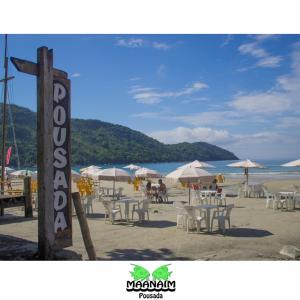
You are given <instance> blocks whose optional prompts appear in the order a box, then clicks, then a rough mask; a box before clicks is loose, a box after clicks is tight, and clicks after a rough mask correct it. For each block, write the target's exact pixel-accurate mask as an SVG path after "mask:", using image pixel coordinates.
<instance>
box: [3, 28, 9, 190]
mask: <svg viewBox="0 0 300 300" xmlns="http://www.w3.org/2000/svg"><path fill="white" fill-rule="evenodd" d="M4 70H5V75H4V100H3V120H2V122H3V123H2V161H1V194H2V195H3V194H4V180H5V143H6V103H7V82H8V57H7V34H6V35H5V52H4Z"/></svg>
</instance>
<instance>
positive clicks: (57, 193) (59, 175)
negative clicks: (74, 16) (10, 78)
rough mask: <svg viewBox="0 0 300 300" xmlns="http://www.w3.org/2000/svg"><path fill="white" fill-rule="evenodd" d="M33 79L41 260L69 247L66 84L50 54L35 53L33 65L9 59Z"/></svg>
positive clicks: (21, 60)
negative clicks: (34, 77) (35, 83)
mask: <svg viewBox="0 0 300 300" xmlns="http://www.w3.org/2000/svg"><path fill="white" fill-rule="evenodd" d="M11 61H12V63H13V64H14V65H15V67H16V68H17V70H18V71H20V72H23V73H27V74H31V75H34V76H36V77H37V167H38V202H39V205H38V207H39V208H38V209H39V210H38V227H39V228H38V247H39V255H40V258H42V259H52V258H53V252H54V251H55V250H56V249H61V248H65V247H69V246H71V245H72V202H71V201H72V200H71V141H70V140H71V133H70V122H71V113H70V111H71V110H70V102H71V97H70V80H69V79H68V74H67V73H66V72H64V71H61V70H58V69H55V68H53V51H52V50H48V48H47V47H40V48H38V49H37V63H33V62H30V61H26V60H23V59H18V58H13V57H12V58H11Z"/></svg>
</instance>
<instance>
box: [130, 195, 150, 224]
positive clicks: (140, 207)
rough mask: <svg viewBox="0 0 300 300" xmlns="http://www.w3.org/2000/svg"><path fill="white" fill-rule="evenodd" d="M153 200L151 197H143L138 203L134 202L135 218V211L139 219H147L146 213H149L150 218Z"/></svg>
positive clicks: (133, 211)
mask: <svg viewBox="0 0 300 300" xmlns="http://www.w3.org/2000/svg"><path fill="white" fill-rule="evenodd" d="M150 202H151V200H149V199H143V200H142V201H140V202H139V203H138V204H133V206H132V216H131V218H132V219H133V215H134V213H137V214H138V217H139V221H140V222H141V221H142V220H145V215H146V214H147V217H148V220H149V204H150Z"/></svg>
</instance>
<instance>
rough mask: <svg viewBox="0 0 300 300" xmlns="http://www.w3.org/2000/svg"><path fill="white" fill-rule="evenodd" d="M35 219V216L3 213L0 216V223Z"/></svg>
mask: <svg viewBox="0 0 300 300" xmlns="http://www.w3.org/2000/svg"><path fill="white" fill-rule="evenodd" d="M33 220H37V218H36V217H32V218H25V217H24V216H16V215H13V214H5V215H4V216H1V217H0V225H5V224H12V223H22V222H29V221H33Z"/></svg>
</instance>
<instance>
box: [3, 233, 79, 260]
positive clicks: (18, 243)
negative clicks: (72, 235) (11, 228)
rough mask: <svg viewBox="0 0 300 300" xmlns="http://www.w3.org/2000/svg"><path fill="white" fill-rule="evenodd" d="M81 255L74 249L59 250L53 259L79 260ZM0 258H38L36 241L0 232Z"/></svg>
mask: <svg viewBox="0 0 300 300" xmlns="http://www.w3.org/2000/svg"><path fill="white" fill-rule="evenodd" d="M81 259H82V257H81V255H78V254H77V253H76V252H74V251H70V250H66V249H63V250H60V251H58V252H57V253H56V254H55V258H54V260H81ZM0 260H9V261H12V260H39V257H38V244H37V243H36V242H33V241H30V240H26V239H22V238H18V237H14V236H11V235H4V234H0Z"/></svg>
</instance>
